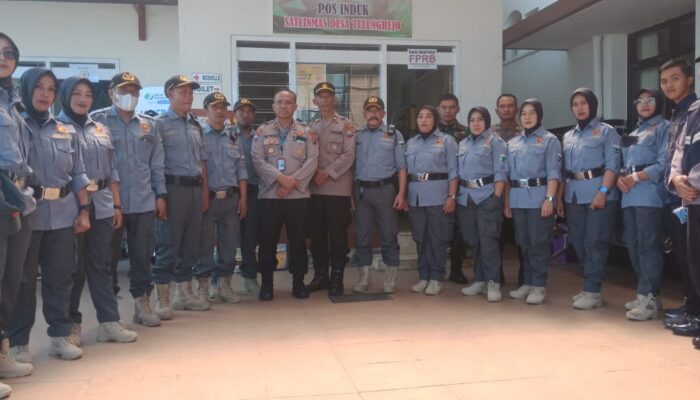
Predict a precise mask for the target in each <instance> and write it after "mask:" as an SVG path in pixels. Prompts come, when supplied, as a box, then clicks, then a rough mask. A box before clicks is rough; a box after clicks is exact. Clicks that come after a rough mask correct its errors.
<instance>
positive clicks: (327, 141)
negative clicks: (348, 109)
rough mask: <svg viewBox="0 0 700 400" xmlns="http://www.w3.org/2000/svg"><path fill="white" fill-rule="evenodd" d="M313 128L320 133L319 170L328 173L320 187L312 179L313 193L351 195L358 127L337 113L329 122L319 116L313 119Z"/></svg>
mask: <svg viewBox="0 0 700 400" xmlns="http://www.w3.org/2000/svg"><path fill="white" fill-rule="evenodd" d="M311 129H312V130H313V131H314V132H316V134H317V135H318V169H322V170H324V171H325V172H327V173H328V176H329V179H328V180H326V183H325V184H324V185H323V186H321V187H318V186H316V184H315V183H314V182H311V193H312V194H323V195H330V196H350V195H352V180H353V171H352V165H353V163H354V162H355V128H354V127H353V125H352V122H351V121H350V120H349V119H347V118H345V117H343V116H340V115H338V114H335V116H333V118H332V119H330V120H328V121H326V120H323V119H320V118H319V119H316V120H314V121H312V122H311Z"/></svg>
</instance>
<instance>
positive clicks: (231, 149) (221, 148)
mask: <svg viewBox="0 0 700 400" xmlns="http://www.w3.org/2000/svg"><path fill="white" fill-rule="evenodd" d="M203 129H204V137H203V143H204V151H205V152H206V153H207V182H208V183H209V189H210V190H213V191H219V190H226V189H228V188H230V187H237V186H238V182H239V181H241V180H243V179H246V180H247V179H248V171H247V170H246V160H245V156H244V155H243V149H241V146H240V144H239V143H238V139H237V138H236V136H235V135H234V133H233V129H234V128H233V127H230V126H229V127H224V129H223V130H222V131H221V132H217V131H215V130H214V128H212V127H211V126H209V125H204V127H203ZM231 138H233V140H232V139H231Z"/></svg>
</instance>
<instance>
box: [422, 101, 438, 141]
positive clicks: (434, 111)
mask: <svg viewBox="0 0 700 400" xmlns="http://www.w3.org/2000/svg"><path fill="white" fill-rule="evenodd" d="M423 110H428V111H430V113H431V114H433V127H432V128H431V129H430V132H428V133H423V132H421V131H418V133H420V135H421V136H422V137H423V139H426V138H427V137H428V136H430V135H432V134H433V132H435V130H436V129H437V127H438V121H439V120H438V112H437V109H436V108H435V107H433V106H431V105H424V106H422V107H421V108H419V109H418V114H420V112H421V111H423ZM416 115H417V114H416Z"/></svg>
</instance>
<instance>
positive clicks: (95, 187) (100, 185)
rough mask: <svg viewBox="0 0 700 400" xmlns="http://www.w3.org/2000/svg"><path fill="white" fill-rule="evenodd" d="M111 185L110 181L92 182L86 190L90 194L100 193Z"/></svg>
mask: <svg viewBox="0 0 700 400" xmlns="http://www.w3.org/2000/svg"><path fill="white" fill-rule="evenodd" d="M107 185H109V179H100V180H90V184H89V185H87V187H86V189H87V191H88V192H99V191H100V190H102V189H104V188H106V187H107Z"/></svg>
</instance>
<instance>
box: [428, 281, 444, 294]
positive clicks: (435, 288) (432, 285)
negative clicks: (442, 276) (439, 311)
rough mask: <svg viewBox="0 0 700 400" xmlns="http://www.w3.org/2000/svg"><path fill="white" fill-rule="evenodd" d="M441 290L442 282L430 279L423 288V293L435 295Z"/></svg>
mask: <svg viewBox="0 0 700 400" xmlns="http://www.w3.org/2000/svg"><path fill="white" fill-rule="evenodd" d="M441 291H442V282H438V281H432V280H431V281H430V282H428V287H426V288H425V294H426V295H428V296H435V295H438V294H440V292H441Z"/></svg>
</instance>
